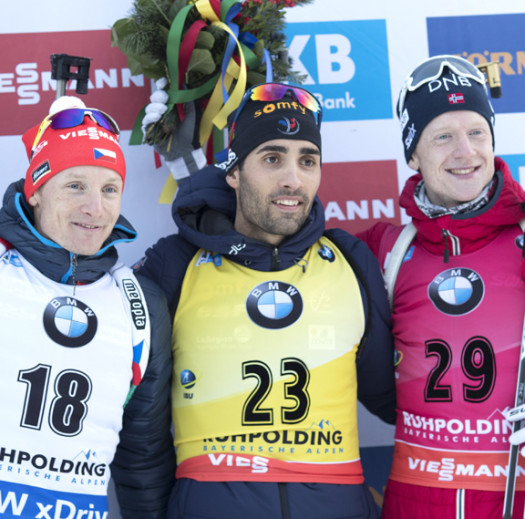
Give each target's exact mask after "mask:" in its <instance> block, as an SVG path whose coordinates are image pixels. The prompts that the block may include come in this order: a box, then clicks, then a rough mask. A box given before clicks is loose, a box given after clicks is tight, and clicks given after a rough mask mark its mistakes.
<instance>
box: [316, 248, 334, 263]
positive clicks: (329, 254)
mask: <svg viewBox="0 0 525 519" xmlns="http://www.w3.org/2000/svg"><path fill="white" fill-rule="evenodd" d="M317 252H318V254H319V256H321V258H323V259H324V260H328V261H329V262H330V263H333V262H334V261H335V254H334V251H333V250H332V249H331V248H330V247H328V246H327V245H323V246H322V247H321V248H320V249H319V250H318V251H317Z"/></svg>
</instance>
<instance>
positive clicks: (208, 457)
mask: <svg viewBox="0 0 525 519" xmlns="http://www.w3.org/2000/svg"><path fill="white" fill-rule="evenodd" d="M320 121H321V107H320V106H319V103H318V102H317V100H316V99H315V97H314V96H312V95H311V94H310V93H309V92H307V91H306V90H303V89H301V88H297V87H292V86H289V85H281V84H276V83H267V84H264V85H259V86H257V87H253V88H251V89H250V90H249V91H248V92H247V93H246V95H245V96H244V98H243V101H242V102H241V105H240V107H239V109H238V110H237V111H236V113H235V114H234V115H233V116H232V118H231V120H230V127H229V130H230V139H231V144H230V146H229V149H228V155H227V157H226V160H225V161H224V162H223V163H220V164H218V165H216V166H210V167H208V168H205V169H204V170H201V171H199V172H197V173H195V174H193V175H191V176H190V177H189V178H188V179H185V180H183V181H182V182H181V183H180V187H179V191H178V193H177V196H176V198H175V201H174V204H173V216H174V219H175V223H176V224H177V227H178V229H179V234H178V235H172V236H168V237H167V238H163V239H161V240H160V241H159V242H158V243H157V244H156V245H155V246H154V247H153V248H151V249H149V250H148V251H147V253H146V259H145V261H144V263H143V264H142V266H141V268H140V269H139V272H141V273H142V274H144V275H146V276H148V277H150V278H152V279H153V280H155V281H157V283H158V284H159V285H160V286H161V287H162V288H163V290H164V291H165V293H166V296H167V299H168V303H169V304H170V307H171V310H172V318H173V326H174V329H173V353H174V371H173V383H172V406H173V420H174V425H175V446H176V449H177V457H178V460H177V461H178V468H177V483H176V486H175V489H174V492H173V493H172V498H171V500H170V508H169V511H168V517H170V518H177V519H190V518H196V517H198V518H201V519H205V518H206V519H212V518H213V519H241V518H242V519H244V518H246V517H251V518H253V519H267V518H270V517H271V518H280V517H283V518H292V519H293V518H296V519H310V518H312V519H313V518H315V519H318V518H320V517H322V518H323V519H336V518H337V519H349V518H351V517H352V518H356V517H359V518H373V517H377V511H376V507H375V505H374V503H373V500H372V498H371V496H370V494H369V492H368V490H367V488H366V487H365V485H364V480H363V473H362V468H361V463H360V459H359V444H358V435H357V399H358V398H359V399H360V401H361V402H362V403H363V404H364V405H365V406H366V407H367V408H368V409H369V410H370V411H372V412H373V413H375V414H377V415H378V416H380V417H381V418H382V419H383V420H385V421H387V422H389V423H393V421H394V420H395V395H394V373H393V348H392V342H391V337H390V328H389V310H388V303H387V300H386V293H385V289H384V285H383V280H382V277H381V273H380V270H379V266H378V264H377V261H376V260H375V259H374V257H373V256H372V254H371V252H370V251H369V250H368V248H367V247H366V246H365V245H364V244H363V243H362V242H360V241H359V240H357V239H356V238H354V237H353V236H350V235H349V234H347V233H345V232H343V231H341V230H334V231H330V232H328V231H327V232H325V219H324V211H323V207H322V205H321V202H320V201H319V199H318V198H317V196H316V193H317V189H318V187H319V183H320V180H321V133H320ZM365 339H366V341H365ZM365 342H366V345H365Z"/></svg>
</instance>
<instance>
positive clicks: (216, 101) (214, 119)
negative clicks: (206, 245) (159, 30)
mask: <svg viewBox="0 0 525 519" xmlns="http://www.w3.org/2000/svg"><path fill="white" fill-rule="evenodd" d="M195 7H196V8H197V10H198V11H199V13H200V15H201V16H202V18H203V19H204V20H206V21H209V22H210V23H211V24H213V25H215V26H217V27H219V28H221V29H222V30H224V31H226V32H227V33H228V34H230V35H231V36H232V37H233V38H234V39H235V43H236V45H237V49H238V52H239V58H240V61H241V64H240V65H238V64H237V63H236V62H235V60H234V59H233V58H231V59H230V62H229V63H228V67H227V69H226V74H225V78H224V79H223V78H222V77H219V79H218V81H217V83H216V85H215V87H214V89H213V92H212V95H211V96H210V100H209V101H208V105H207V106H206V109H205V110H204V112H203V114H202V118H201V124H200V128H199V141H200V144H201V146H204V145H205V144H206V142H207V140H208V139H209V137H210V135H211V132H212V126H213V125H215V126H216V127H217V128H218V129H219V130H222V129H223V128H224V127H225V126H226V124H227V123H228V115H230V114H231V113H232V112H233V111H234V110H235V109H236V108H237V107H238V106H239V105H240V103H241V100H242V96H243V95H244V92H245V90H246V81H247V71H246V60H245V57H244V52H243V50H242V47H241V44H240V43H239V40H238V39H237V37H236V36H235V33H234V32H233V31H232V30H231V29H230V28H229V27H228V25H226V24H225V23H224V22H222V21H221V20H220V18H219V17H218V16H217V14H216V13H215V11H214V10H213V8H212V6H211V4H210V0H197V2H195ZM234 80H236V83H235V86H234V88H233V91H232V93H231V94H230V97H229V98H228V101H226V103H224V97H223V89H222V81H224V88H225V89H226V91H228V90H229V89H230V87H231V85H232V83H233V81H234ZM176 190H177V181H176V180H175V179H174V178H173V177H172V175H169V177H168V179H167V181H166V183H165V184H164V187H163V189H162V192H161V194H160V197H159V203H161V204H170V203H171V202H172V201H173V197H174V195H175V191H176Z"/></svg>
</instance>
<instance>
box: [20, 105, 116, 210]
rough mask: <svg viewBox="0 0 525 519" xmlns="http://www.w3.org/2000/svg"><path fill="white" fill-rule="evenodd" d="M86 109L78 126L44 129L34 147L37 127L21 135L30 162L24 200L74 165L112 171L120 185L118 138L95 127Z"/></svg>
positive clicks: (38, 126) (99, 127)
mask: <svg viewBox="0 0 525 519" xmlns="http://www.w3.org/2000/svg"><path fill="white" fill-rule="evenodd" d="M73 99H75V98H73ZM77 101H78V103H77V105H76V107H81V106H82V105H83V103H82V101H80V100H77ZM66 109H67V108H66ZM89 110H90V109H89V108H87V109H86V115H85V116H84V120H83V122H82V123H81V124H79V125H78V126H74V127H72V128H63V129H56V130H55V129H53V128H51V126H48V127H47V128H46V129H45V130H44V132H43V133H42V136H41V137H40V139H39V141H38V142H37V143H36V146H35V147H34V148H33V144H34V140H35V137H36V135H37V133H38V130H39V128H40V125H36V126H34V127H33V128H31V129H30V130H28V131H27V132H26V133H25V134H24V135H23V137H22V140H23V141H24V144H25V147H26V152H27V156H28V157H29V161H30V162H29V168H28V169H27V173H26V179H25V183H24V193H25V196H26V200H29V198H30V197H31V195H32V194H33V193H34V192H35V191H36V190H37V189H38V188H39V187H40V186H41V185H42V184H44V183H45V182H47V181H48V180H49V179H50V178H51V177H53V176H54V175H56V174H57V173H60V172H61V171H63V170H64V169H67V168H71V167H74V166H101V167H105V168H109V169H112V170H113V171H115V172H116V173H118V174H119V175H120V176H121V177H122V182H123V183H124V181H125V179H126V163H125V160H124V154H123V153H122V150H121V148H120V145H119V142H118V140H119V137H118V135H117V134H115V133H112V132H110V131H109V130H106V129H104V128H103V127H102V126H99V124H98V123H96V122H95V121H94V120H93V119H92V118H91V117H90V116H89ZM58 111H60V110H58ZM51 113H53V112H52V111H51Z"/></svg>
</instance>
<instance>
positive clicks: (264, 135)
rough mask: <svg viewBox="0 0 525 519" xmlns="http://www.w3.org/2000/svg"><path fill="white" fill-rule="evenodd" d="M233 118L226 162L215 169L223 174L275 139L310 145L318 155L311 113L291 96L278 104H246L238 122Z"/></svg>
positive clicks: (317, 132) (318, 134) (318, 143)
mask: <svg viewBox="0 0 525 519" xmlns="http://www.w3.org/2000/svg"><path fill="white" fill-rule="evenodd" d="M234 117H235V112H234V113H233V114H232V115H231V117H230V121H229V124H228V126H229V132H230V139H231V144H230V149H229V150H228V159H227V160H226V161H225V162H224V163H222V164H221V165H217V166H219V167H221V168H222V169H224V170H226V171H230V170H231V169H232V168H233V167H234V166H235V165H236V164H237V163H238V162H239V161H240V160H242V159H244V158H245V157H246V156H247V155H248V154H249V153H250V152H251V151H252V150H254V149H255V148H257V146H259V145H260V144H262V143H263V142H266V141H271V140H274V139H295V140H304V141H309V142H311V143H312V144H314V145H315V146H317V147H318V148H319V151H321V130H320V129H319V126H318V124H317V121H316V118H315V116H314V114H313V112H311V111H310V110H309V109H308V108H305V107H304V106H303V105H302V104H300V103H298V102H297V101H295V99H293V97H291V96H290V95H286V96H285V97H283V98H282V99H279V100H277V101H252V100H248V101H247V103H246V104H245V105H244V107H243V108H242V111H241V112H240V114H239V115H238V117H237V120H235V121H234ZM232 124H233V127H232Z"/></svg>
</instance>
